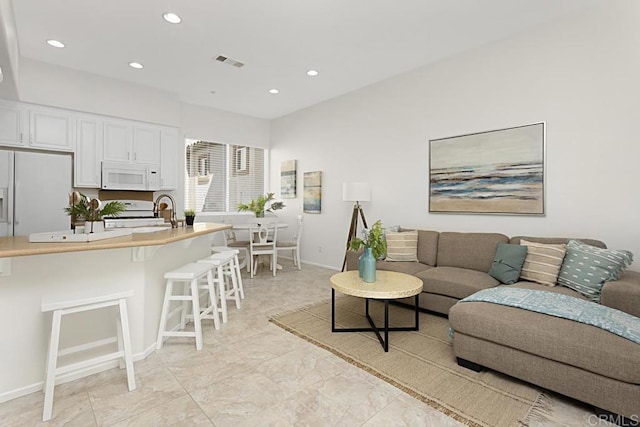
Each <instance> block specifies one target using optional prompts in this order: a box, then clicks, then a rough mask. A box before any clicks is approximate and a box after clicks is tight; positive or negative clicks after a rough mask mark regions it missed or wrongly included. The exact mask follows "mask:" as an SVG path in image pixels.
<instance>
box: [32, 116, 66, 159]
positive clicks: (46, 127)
mask: <svg viewBox="0 0 640 427" xmlns="http://www.w3.org/2000/svg"><path fill="white" fill-rule="evenodd" d="M74 124H75V123H74V116H73V115H72V114H71V112H67V111H65V110H59V109H54V108H46V107H30V108H29V147H33V148H42V149H46V150H56V151H73V148H74V147H73V145H74V144H73V143H74V135H73V133H74Z"/></svg>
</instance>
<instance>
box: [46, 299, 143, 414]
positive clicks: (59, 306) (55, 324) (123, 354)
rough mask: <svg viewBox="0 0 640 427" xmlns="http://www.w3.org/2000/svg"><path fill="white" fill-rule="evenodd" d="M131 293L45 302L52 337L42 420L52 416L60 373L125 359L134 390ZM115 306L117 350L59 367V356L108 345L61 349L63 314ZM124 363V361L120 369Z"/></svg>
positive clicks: (94, 344) (93, 343) (85, 345)
mask: <svg viewBox="0 0 640 427" xmlns="http://www.w3.org/2000/svg"><path fill="white" fill-rule="evenodd" d="M132 296H133V290H128V291H123V292H117V293H113V294H109V295H101V296H95V297H89V298H83V299H77V300H73V301H59V302H42V305H41V311H42V312H43V313H45V312H49V311H53V321H52V323H51V336H50V337H49V351H48V355H47V366H46V373H45V380H44V410H43V411H42V421H48V420H50V419H51V415H52V411H53V393H54V387H55V382H56V377H57V376H58V375H63V374H67V373H70V372H74V371H77V370H80V369H84V368H87V367H90V366H93V365H97V364H100V363H104V362H108V361H109V360H114V359H120V358H122V359H124V366H125V367H126V368H127V382H128V386H129V391H133V390H135V388H136V377H135V374H134V372H133V356H132V353H131V335H130V332H129V318H128V316H127V298H129V297H132ZM112 306H118V312H119V316H118V317H117V318H116V325H117V327H116V331H117V342H118V351H116V352H113V353H109V354H106V355H104V356H98V357H94V358H91V359H88V360H84V361H81V362H76V363H72V364H70V365H66V366H62V367H60V368H58V366H57V364H58V357H59V356H65V355H69V354H73V353H77V352H80V351H85V350H89V349H92V348H95V347H99V346H101V345H104V344H105V340H99V341H94V342H91V343H87V344H83V345H80V346H76V347H71V348H67V349H63V350H59V349H58V346H59V343H60V325H61V323H62V316H64V315H66V314H73V313H80V312H83V311H89V310H97V309H100V308H105V307H112ZM122 365H123V364H122V361H121V363H120V367H121V368H122Z"/></svg>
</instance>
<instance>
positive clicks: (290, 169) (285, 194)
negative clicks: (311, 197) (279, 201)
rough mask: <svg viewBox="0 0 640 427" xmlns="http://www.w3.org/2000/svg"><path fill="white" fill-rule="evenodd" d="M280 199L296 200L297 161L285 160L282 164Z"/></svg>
mask: <svg viewBox="0 0 640 427" xmlns="http://www.w3.org/2000/svg"><path fill="white" fill-rule="evenodd" d="M280 197H281V198H283V199H295V198H296V161H295V160H285V161H284V162H282V163H281V164H280Z"/></svg>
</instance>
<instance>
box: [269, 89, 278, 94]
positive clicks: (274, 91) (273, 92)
mask: <svg viewBox="0 0 640 427" xmlns="http://www.w3.org/2000/svg"><path fill="white" fill-rule="evenodd" d="M269 93H272V94H274V95H275V94H276V93H280V91H279V90H278V89H269Z"/></svg>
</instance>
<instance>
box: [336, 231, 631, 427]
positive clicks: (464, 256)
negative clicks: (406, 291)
mask: <svg viewBox="0 0 640 427" xmlns="http://www.w3.org/2000/svg"><path fill="white" fill-rule="evenodd" d="M520 239H525V240H527V241H530V242H538V243H567V242H568V241H569V239H568V238H538V237H523V236H516V237H512V238H509V237H507V236H505V235H503V234H497V233H454V232H437V231H429V230H418V251H417V255H418V262H388V261H378V263H377V268H378V269H380V270H391V271H399V272H404V273H408V274H412V275H415V276H417V277H419V278H420V279H422V281H423V284H424V288H423V291H422V294H421V295H420V297H419V305H420V308H421V309H425V310H429V311H433V312H436V313H440V314H443V315H448V316H449V322H450V324H451V326H452V328H453V329H454V331H455V333H454V338H453V350H454V355H455V357H456V358H457V360H458V363H459V364H461V365H462V366H465V367H468V368H471V369H475V370H479V369H481V368H482V367H486V368H490V369H493V370H496V371H499V372H502V373H505V374H508V375H511V376H513V377H516V378H519V379H522V380H524V381H527V382H530V383H532V384H536V385H538V386H541V387H544V388H546V389H549V390H552V391H555V392H558V393H561V394H564V395H566V396H569V397H572V398H574V399H577V400H580V401H583V402H586V403H589V404H591V405H593V406H594V407H595V409H596V413H601V414H605V415H606V414H608V415H609V416H610V417H612V418H611V419H612V420H614V421H619V422H620V421H621V420H622V418H621V416H623V417H626V422H631V423H632V424H629V425H637V424H633V422H636V423H637V422H638V421H640V345H639V344H636V343H634V342H632V341H630V340H627V339H625V338H622V337H619V336H617V335H614V334H612V333H609V332H606V331H604V330H601V329H599V328H596V327H593V326H589V325H585V324H582V323H577V322H574V321H571V320H566V319H562V318H558V317H552V316H548V315H545V314H540V313H536V312H532V311H527V310H523V309H519V308H515V307H507V306H502V305H496V304H492V303H487V302H465V303H462V304H456V303H457V302H458V301H459V300H460V299H462V298H465V297H467V296H470V295H472V294H474V293H475V292H477V291H480V290H482V289H487V288H491V287H495V286H498V285H500V282H498V280H496V279H494V278H493V277H491V276H490V275H489V274H488V271H489V269H490V268H491V265H492V262H493V259H494V256H495V253H496V249H497V247H498V244H499V243H512V244H519V243H520ZM576 240H580V241H582V242H584V243H587V244H589V245H592V246H597V247H600V248H606V246H605V244H604V243H603V242H601V241H598V240H593V239H576ZM358 256H359V254H358V253H355V252H350V253H348V254H347V269H348V270H355V269H357V268H358V267H357V265H358V264H357V263H358ZM510 286H514V287H521V288H528V289H538V290H544V291H549V292H555V293H561V294H565V295H569V296H572V297H576V298H582V299H584V297H583V296H582V295H580V294H579V293H577V292H575V291H573V290H571V289H569V288H565V287H562V286H554V287H549V286H544V285H540V284H537V283H533V282H524V281H520V282H517V283H515V284H513V285H510ZM402 302H403V303H406V304H410V305H412V304H413V299H412V298H411V299H407V300H404V301H402ZM601 302H602V304H603V305H606V306H609V307H612V308H616V309H618V310H622V311H624V312H626V313H629V314H631V315H633V316H636V317H640V273H638V272H633V271H625V272H624V273H623V274H622V276H621V277H620V279H619V280H617V281H612V282H607V283H606V284H605V286H604V287H603V290H602V296H601Z"/></svg>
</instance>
